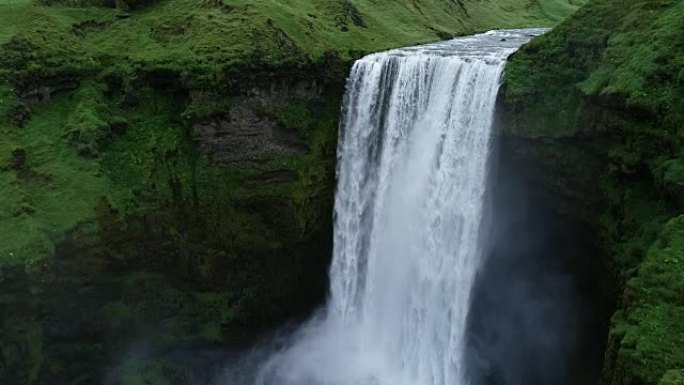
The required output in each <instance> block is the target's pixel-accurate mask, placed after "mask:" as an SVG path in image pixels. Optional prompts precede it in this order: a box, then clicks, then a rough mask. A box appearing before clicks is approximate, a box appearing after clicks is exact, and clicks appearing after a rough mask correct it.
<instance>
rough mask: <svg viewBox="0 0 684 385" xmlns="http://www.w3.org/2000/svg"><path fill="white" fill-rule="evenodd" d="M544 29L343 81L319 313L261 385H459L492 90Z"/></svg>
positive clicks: (389, 61) (410, 52)
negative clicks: (325, 296) (330, 251)
mask: <svg viewBox="0 0 684 385" xmlns="http://www.w3.org/2000/svg"><path fill="white" fill-rule="evenodd" d="M543 31H544V30H541V29H531V30H530V29H528V30H504V31H492V32H487V33H484V34H480V35H475V36H470V37H465V38H458V39H454V40H451V41H447V42H443V43H439V44H431V45H425V46H420V47H412V48H404V49H398V50H392V51H388V52H383V53H378V54H373V55H370V56H367V57H365V58H363V59H361V60H359V61H357V62H356V64H355V65H354V67H353V69H352V71H351V74H350V77H349V80H348V83H347V95H346V100H345V108H344V116H343V121H342V125H341V132H340V138H339V147H338V187H337V196H336V201H335V229H334V232H335V234H334V236H335V239H334V256H333V262H332V266H331V268H330V292H331V296H330V300H329V303H328V306H327V309H326V313H325V314H323V315H322V316H320V317H318V318H317V319H314V320H312V321H310V322H309V323H308V324H306V325H305V326H304V327H302V329H301V330H300V332H299V333H298V334H297V335H296V337H295V338H294V340H293V342H292V343H291V344H290V345H288V346H287V347H286V348H284V349H283V350H282V351H280V352H278V353H276V354H275V355H273V356H272V357H271V358H270V359H269V360H267V362H266V363H265V364H264V366H263V367H262V369H261V370H260V373H259V375H258V378H257V383H258V384H262V385H461V384H465V383H466V382H467V380H466V373H465V368H464V357H463V356H464V346H465V337H466V336H465V330H466V321H467V316H468V309H469V306H470V296H471V288H472V286H473V281H474V279H475V275H476V273H477V270H478V267H479V266H480V264H481V259H482V251H481V245H480V239H481V237H480V229H481V222H482V217H483V211H484V203H485V200H484V195H485V189H486V181H487V164H488V156H489V148H490V141H491V131H492V120H493V114H494V105H495V101H496V96H497V91H498V89H499V85H500V81H501V74H502V71H503V67H504V64H505V60H506V58H507V57H508V55H510V54H511V53H512V52H514V51H515V50H516V49H517V48H518V47H519V46H520V45H522V44H524V43H525V42H527V41H528V40H529V39H530V38H531V37H532V36H536V35H538V34H541V33H542V32H543Z"/></svg>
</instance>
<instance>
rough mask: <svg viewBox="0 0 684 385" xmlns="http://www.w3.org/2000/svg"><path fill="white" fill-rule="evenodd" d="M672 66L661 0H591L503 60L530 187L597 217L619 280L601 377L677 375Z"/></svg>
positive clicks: (678, 143) (681, 354)
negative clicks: (510, 57) (552, 28)
mask: <svg viewBox="0 0 684 385" xmlns="http://www.w3.org/2000/svg"><path fill="white" fill-rule="evenodd" d="M682 68H684V3H682V2H681V1H668V0H663V1H638V0H628V1H612V0H593V1H591V2H589V3H588V4H587V5H585V6H584V7H583V8H581V10H579V11H578V12H576V13H575V14H573V16H571V17H570V18H568V19H567V20H566V21H564V22H563V23H562V24H560V25H559V26H558V27H556V28H555V29H554V30H553V31H552V32H550V33H548V34H547V35H545V36H543V37H540V38H538V39H536V40H535V41H533V42H532V43H531V44H529V45H528V46H526V47H524V49H522V50H521V51H519V52H518V53H516V54H515V55H514V57H513V58H512V60H511V62H510V64H509V66H508V67H507V80H506V85H505V91H504V92H503V95H502V96H503V99H504V100H503V105H504V108H505V113H504V115H505V117H504V118H503V121H504V126H505V137H506V139H505V141H506V142H507V143H508V145H509V146H510V147H511V148H513V149H514V152H515V153H516V156H517V158H518V159H519V160H520V161H521V162H523V163H524V164H526V165H528V166H529V170H530V172H529V173H528V174H527V178H529V179H530V180H532V181H534V183H536V184H537V186H538V190H537V194H538V196H539V199H544V200H547V201H551V202H553V204H554V205H555V207H556V209H557V210H558V211H559V212H563V213H565V214H566V215H570V216H573V217H576V218H580V219H582V220H584V221H585V223H587V224H588V226H592V227H593V228H594V229H595V232H596V234H597V237H598V242H599V244H600V245H601V247H602V249H603V254H604V260H603V263H605V264H606V265H608V266H609V270H610V271H612V273H613V274H612V275H613V277H606V280H612V281H613V282H614V286H615V287H617V288H618V290H617V293H613V295H615V296H616V297H617V309H618V310H617V311H616V312H615V314H614V315H613V316H612V318H611V326H610V332H609V337H608V344H607V350H606V354H605V365H604V370H603V376H602V383H603V384H604V385H627V384H629V385H635V384H644V385H651V384H653V385H655V384H663V385H664V384H679V383H681V382H682V381H683V380H684V374H683V373H684V372H683V371H682V369H684V302H683V301H684V286H683V285H682V282H684V248H683V247H684V245H683V244H682V240H684V216H682V214H683V208H684V206H682V205H683V204H684V201H683V200H682V191H684V190H682V187H683V186H684V179H683V177H684V174H682V172H681V171H682V169H683V168H682V167H683V165H684V163H682V162H683V160H684V158H683V156H684V152H683V150H684V147H683V145H684V142H683V140H682V139H683V136H682V127H684V72H682ZM607 295H609V296H610V295H611V293H607Z"/></svg>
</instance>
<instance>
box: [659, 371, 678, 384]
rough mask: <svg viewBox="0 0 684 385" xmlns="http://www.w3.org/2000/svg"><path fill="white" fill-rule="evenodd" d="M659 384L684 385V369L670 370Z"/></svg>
mask: <svg viewBox="0 0 684 385" xmlns="http://www.w3.org/2000/svg"><path fill="white" fill-rule="evenodd" d="M658 385H684V370H668V371H667V372H666V373H665V375H663V378H662V379H661V380H660V382H658Z"/></svg>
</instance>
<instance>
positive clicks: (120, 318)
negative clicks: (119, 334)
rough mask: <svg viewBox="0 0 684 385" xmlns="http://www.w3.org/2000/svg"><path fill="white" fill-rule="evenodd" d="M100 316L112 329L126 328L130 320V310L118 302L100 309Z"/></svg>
mask: <svg viewBox="0 0 684 385" xmlns="http://www.w3.org/2000/svg"><path fill="white" fill-rule="evenodd" d="M102 315H103V317H104V318H105V319H106V320H107V322H108V323H109V325H110V326H111V327H113V328H119V327H122V326H126V324H127V323H128V322H130V320H131V309H130V308H129V307H128V306H127V305H126V304H124V303H121V302H119V301H116V302H108V303H107V304H105V305H104V306H103V307H102Z"/></svg>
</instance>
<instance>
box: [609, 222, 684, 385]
mask: <svg viewBox="0 0 684 385" xmlns="http://www.w3.org/2000/svg"><path fill="white" fill-rule="evenodd" d="M682 250H684V216H680V217H678V218H676V219H673V220H671V221H670V222H668V224H667V225H666V226H665V227H664V228H663V231H662V232H661V234H660V237H659V239H658V240H657V241H656V243H655V244H654V245H653V246H652V247H651V248H650V250H649V251H648V254H647V256H646V259H645V260H644V262H643V263H642V264H641V265H640V267H639V271H638V274H637V275H636V276H635V277H634V278H632V279H631V280H630V281H629V282H628V283H627V289H626V292H625V300H626V302H627V308H626V309H625V310H624V311H623V312H621V313H618V315H616V317H614V320H613V324H614V325H613V329H612V333H615V334H618V335H621V336H622V339H621V347H620V351H619V354H620V355H621V356H622V359H623V360H624V362H626V363H627V365H629V366H630V367H631V368H632V369H633V370H634V371H635V372H636V375H637V376H638V377H639V378H641V379H643V380H644V381H645V383H648V384H656V383H658V380H659V379H660V378H661V377H663V376H664V375H665V373H666V372H667V371H668V370H669V369H672V368H679V367H680V365H681V364H682V363H684V254H682Z"/></svg>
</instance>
